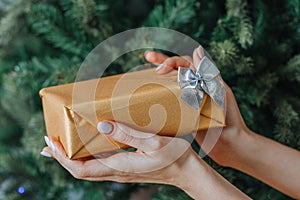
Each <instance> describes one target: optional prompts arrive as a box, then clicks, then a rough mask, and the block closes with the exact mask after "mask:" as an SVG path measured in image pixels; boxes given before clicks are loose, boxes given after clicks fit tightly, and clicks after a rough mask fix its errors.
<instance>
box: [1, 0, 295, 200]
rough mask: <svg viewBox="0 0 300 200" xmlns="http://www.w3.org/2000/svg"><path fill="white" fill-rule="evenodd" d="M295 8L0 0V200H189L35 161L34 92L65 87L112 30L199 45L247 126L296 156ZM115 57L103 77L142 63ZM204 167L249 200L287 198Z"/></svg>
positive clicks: (38, 134)
mask: <svg viewBox="0 0 300 200" xmlns="http://www.w3.org/2000/svg"><path fill="white" fill-rule="evenodd" d="M299 16H300V1H299V0H281V1H279V0H278V1H262V0H248V1H246V0H226V1H216V0H212V1H196V0H155V1H150V0H144V1H138V0H129V1H108V0H101V1H100V0H43V1H38V0H14V1H13V0H2V1H1V2H0V47H1V48H0V66H1V67H0V101H1V104H0V199H7V200H13V199H47V200H51V199H129V197H130V194H131V193H134V192H135V191H138V190H139V189H143V188H154V189H155V191H156V192H155V193H154V195H152V199H155V200H156V199H157V200H158V199H190V198H189V197H188V196H187V195H186V194H185V193H184V192H182V191H181V190H179V189H178V188H175V187H171V186H164V185H152V184H120V183H111V182H88V181H81V180H76V179H74V178H73V177H72V176H71V175H69V174H68V173H67V172H66V171H65V170H64V169H63V168H62V167H61V166H60V165H59V164H58V163H57V162H56V161H54V160H51V159H47V158H44V157H42V156H40V154H39V153H40V151H41V149H42V147H43V146H45V143H44V141H43V136H44V135H45V134H46V132H45V128H44V122H43V115H42V108H41V101H40V98H39V96H38V92H39V90H40V89H41V88H44V87H48V86H52V85H58V84H62V83H69V82H72V81H74V79H75V75H76V72H77V70H78V68H79V66H80V64H81V63H82V61H83V60H84V58H85V56H86V55H87V54H88V53H89V52H90V51H91V50H92V49H93V48H94V47H95V46H96V45H98V44H99V43H100V42H101V41H103V40H105V39H107V38H108V37H110V36H112V35H114V34H117V33H119V32H121V31H125V30H129V29H132V28H136V27H143V26H151V27H164V28H170V29H174V30H177V31H179V32H182V33H184V34H186V35H189V36H190V37H192V38H193V39H195V40H196V41H198V42H199V43H200V44H202V45H203V46H204V47H205V48H206V49H207V50H208V52H209V53H210V54H211V56H212V58H213V59H214V61H215V62H216V64H217V66H218V67H219V68H220V71H221V72H222V76H223V78H224V80H225V81H226V82H227V83H228V84H229V85H230V86H231V87H232V89H233V91H234V93H235V96H236V98H237V101H238V103H239V107H240V109H241V112H242V115H243V117H244V119H245V121H246V123H247V125H248V126H249V127H250V128H251V129H252V130H254V131H256V132H258V133H263V134H264V135H265V136H266V137H269V138H272V139H274V140H277V141H279V142H281V143H283V144H285V145H288V146H290V147H292V148H295V149H298V150H300V135H299V134H297V133H299V131H300V119H299V117H300V116H299V113H300V112H299V111H300V104H299V102H300V95H299V88H300V87H299V83H300V23H299V22H300V18H299ZM141 52H142V51H136V52H132V53H130V54H128V55H125V56H124V57H122V58H120V59H118V60H117V61H116V62H114V63H113V67H110V68H109V69H110V70H109V71H108V72H107V73H106V75H109V74H117V73H122V72H125V71H127V70H128V69H130V67H131V66H136V64H137V63H140V62H143V57H142V56H137V55H141ZM205 160H206V161H207V162H208V163H209V164H210V165H211V166H212V167H214V168H215V169H216V170H217V171H218V172H219V173H221V174H222V175H223V176H224V177H225V178H226V179H228V180H229V181H230V182H232V183H233V184H234V185H236V186H237V187H238V188H240V189H241V190H242V191H243V192H245V193H246V194H248V195H249V196H250V197H252V198H254V199H283V198H285V199H288V197H286V196H285V195H283V194H281V193H280V192H278V191H276V190H274V189H272V188H270V187H268V186H267V185H265V184H263V183H261V182H260V181H257V180H255V179H253V178H251V177H249V176H247V175H245V174H242V173H240V172H237V171H235V170H232V169H228V168H224V167H221V166H219V165H217V164H216V163H214V162H213V161H212V160H210V159H209V158H207V157H206V158H205Z"/></svg>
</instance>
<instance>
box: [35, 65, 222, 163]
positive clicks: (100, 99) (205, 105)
mask: <svg viewBox="0 0 300 200" xmlns="http://www.w3.org/2000/svg"><path fill="white" fill-rule="evenodd" d="M180 95H181V89H180V88H179V86H178V83H177V71H173V72H171V73H169V74H167V75H158V74H157V73H156V72H155V70H154V69H147V70H142V71H137V72H130V73H126V74H120V75H115V76H109V77H104V78H101V79H93V80H88V81H82V82H76V83H72V84H65V85H59V86H54V87H49V88H44V89H42V90H41V91H40V96H41V98H42V103H43V109H44V118H45V123H46V130H47V134H48V135H49V136H54V137H56V138H58V139H59V140H60V142H61V143H62V145H63V147H64V149H65V151H66V153H67V155H68V157H69V158H71V159H79V158H85V157H89V156H91V155H96V154H99V153H103V152H110V151H114V150H117V149H120V148H127V147H128V146H126V145H124V144H121V143H118V142H116V141H113V140H111V139H109V138H107V137H106V136H105V135H103V134H99V133H98V131H97V128H96V127H97V123H98V122H99V121H102V120H113V121H117V122H120V123H124V124H126V125H128V126H130V127H132V128H135V129H137V130H141V131H144V132H150V133H154V134H159V135H166V136H180V135H184V134H189V133H191V132H193V131H197V130H205V129H208V128H211V127H222V126H225V116H224V111H223V110H222V108H220V107H218V106H217V105H216V104H215V103H214V101H212V100H211V98H210V97H209V96H207V95H206V94H205V95H204V98H203V101H202V103H201V106H200V109H199V110H195V109H193V108H192V107H190V106H189V105H187V104H186V103H185V102H184V101H182V100H181V99H180ZM199 116H200V117H199Z"/></svg>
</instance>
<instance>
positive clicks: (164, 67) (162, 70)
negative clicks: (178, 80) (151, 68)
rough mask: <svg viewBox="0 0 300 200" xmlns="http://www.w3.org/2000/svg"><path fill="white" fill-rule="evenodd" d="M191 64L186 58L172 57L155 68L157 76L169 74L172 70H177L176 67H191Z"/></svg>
mask: <svg viewBox="0 0 300 200" xmlns="http://www.w3.org/2000/svg"><path fill="white" fill-rule="evenodd" d="M192 66H193V63H192V62H190V60H189V59H187V58H186V57H179V56H174V57H170V58H168V59H166V60H165V61H164V62H163V63H162V64H161V65H160V66H158V67H157V68H156V71H157V73H158V74H166V73H169V72H170V70H172V69H178V67H186V68H189V67H192Z"/></svg>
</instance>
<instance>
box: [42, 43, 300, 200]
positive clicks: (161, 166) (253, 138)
mask: <svg viewBox="0 0 300 200" xmlns="http://www.w3.org/2000/svg"><path fill="white" fill-rule="evenodd" d="M202 57H203V49H202V47H199V48H197V49H195V51H194V53H193V59H191V58H189V57H167V56H166V55H164V54H161V53H158V52H153V51H152V52H146V53H145V58H146V59H147V60H148V61H149V62H151V63H153V64H157V65H158V64H163V65H162V67H160V70H159V71H158V72H157V73H159V74H165V73H168V72H169V71H170V70H172V69H177V68H178V67H179V66H182V67H191V68H194V66H197V65H198V63H199V62H200V60H201V59H202ZM224 84H225V83H224ZM225 87H226V111H227V112H226V125H227V126H226V127H225V128H223V129H222V130H221V131H222V133H221V135H219V132H220V130H216V131H212V132H210V133H209V134H210V135H209V139H210V140H212V141H214V140H217V142H216V145H215V146H214V147H213V148H212V150H211V151H210V152H208V155H209V156H210V157H211V158H212V159H213V160H215V161H216V162H217V163H218V164H220V165H222V166H226V167H231V168H234V169H237V170H240V171H243V172H245V173H247V174H249V175H251V176H253V177H255V178H257V179H259V180H261V181H263V182H265V183H266V184H268V185H270V186H271V187H274V188H276V189H277V190H279V191H281V192H283V193H285V194H286V195H288V196H290V197H292V198H297V199H298V198H299V199H300V181H299V180H300V153H299V152H298V151H296V150H294V149H291V148H289V147H286V146H284V145H281V144H279V143H277V142H275V141H272V140H270V139H268V138H265V137H263V136H260V135H258V134H256V133H254V132H252V131H251V130H249V129H248V128H247V126H246V124H245V123H244V121H243V119H242V116H241V114H240V112H239V108H238V105H237V103H236V101H235V98H234V95H233V93H232V91H231V89H230V88H229V87H228V86H227V85H226V84H225ZM107 123H109V124H110V126H111V127H112V130H111V131H109V132H108V133H107V134H106V135H107V136H108V137H111V138H112V139H114V140H116V141H119V142H121V143H125V144H128V145H130V146H133V147H136V148H137V149H138V150H137V151H136V152H126V153H118V154H115V155H112V156H110V157H107V158H104V159H93V160H86V161H79V160H70V159H69V158H68V157H67V156H66V154H65V153H64V150H63V147H62V145H61V144H60V142H59V141H57V140H56V139H55V138H50V140H49V141H48V143H47V144H48V147H45V148H44V149H43V152H42V154H43V155H45V156H48V157H53V158H55V159H56V160H57V161H58V162H59V163H60V164H61V165H62V166H63V167H64V168H66V169H67V170H68V171H69V172H70V173H71V174H72V175H73V176H74V177H75V178H78V179H85V180H91V181H116V182H144V183H159V184H169V185H174V186H177V187H179V188H181V189H182V190H184V191H185V192H186V193H187V194H188V195H190V196H191V197H192V198H194V199H250V198H249V197H247V196H246V195H245V194H243V193H242V192H241V191H239V190H238V189H237V188H236V187H235V186H233V185H232V184H230V183H229V182H228V181H227V180H225V179H224V178H223V177H222V176H220V175H219V174H218V173H217V172H216V171H214V170H213V169H212V168H211V167H210V166H209V165H207V164H206V163H205V162H204V161H203V160H202V159H201V158H200V157H199V156H198V155H197V154H196V153H195V152H194V151H193V149H192V148H191V147H190V144H189V143H188V142H187V141H186V140H184V139H181V138H170V137H164V136H157V135H153V134H151V133H143V132H139V131H136V130H133V129H131V128H130V127H127V126H125V125H123V124H120V123H117V122H107ZM98 130H99V128H98ZM99 132H101V129H100V131H99ZM101 133H102V134H104V132H101ZM205 135H206V132H205V131H203V132H199V133H198V134H196V137H195V138H196V141H197V142H198V143H199V145H202V142H203V139H204V137H205ZM219 136H220V137H219ZM169 142H171V143H170V144H171V145H167V144H168V143H169ZM202 148H203V149H204V150H208V149H210V148H209V146H206V145H202ZM170 152H172V153H170Z"/></svg>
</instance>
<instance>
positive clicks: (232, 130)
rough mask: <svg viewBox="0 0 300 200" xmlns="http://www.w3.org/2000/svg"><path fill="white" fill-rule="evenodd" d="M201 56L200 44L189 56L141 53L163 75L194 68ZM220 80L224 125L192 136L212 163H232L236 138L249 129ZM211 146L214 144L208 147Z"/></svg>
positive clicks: (225, 164)
mask: <svg viewBox="0 0 300 200" xmlns="http://www.w3.org/2000/svg"><path fill="white" fill-rule="evenodd" d="M203 56H204V50H203V48H202V47H201V46H199V47H198V48H196V49H195V50H194V52H193V59H192V58H191V57H189V56H183V57H179V56H174V57H168V56H166V55H164V54H162V53H158V52H155V51H147V52H145V58H146V60H147V61H148V62H151V63H153V64H155V65H159V67H158V69H159V70H157V73H158V74H166V73H168V72H170V71H171V70H172V69H178V67H179V66H180V67H187V68H192V69H195V67H196V66H197V65H198V64H199V62H200V61H201V59H202V58H203ZM223 83H224V86H225V89H226V99H225V104H226V105H225V106H226V107H225V109H226V127H223V128H221V129H222V130H220V128H214V129H213V130H210V131H209V134H208V135H207V131H199V132H198V134H197V135H196V137H195V139H196V140H197V142H198V143H199V145H201V148H202V149H203V150H204V151H206V153H208V155H209V156H210V157H211V158H212V159H213V160H214V161H215V162H217V163H218V164H220V165H222V166H232V165H233V163H232V162H234V157H235V155H236V153H238V151H239V148H240V147H239V145H238V144H239V138H241V136H244V135H245V134H248V133H249V132H250V130H249V129H248V128H247V126H246V124H245V122H244V120H243V118H242V116H241V113H240V111H239V108H238V105H237V102H236V100H235V97H234V94H233V92H232V91H231V89H230V87H229V86H228V85H227V84H226V83H225V82H224V81H223ZM220 133H221V135H220ZM206 135H207V138H208V140H210V141H207V139H206V141H205V142H204V143H203V141H204V138H206ZM212 145H214V146H213V147H212Z"/></svg>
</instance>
